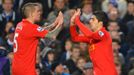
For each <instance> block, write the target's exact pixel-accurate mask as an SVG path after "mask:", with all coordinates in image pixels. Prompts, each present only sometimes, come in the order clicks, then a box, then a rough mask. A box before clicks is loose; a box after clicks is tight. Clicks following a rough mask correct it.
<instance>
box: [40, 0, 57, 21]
mask: <svg viewBox="0 0 134 75" xmlns="http://www.w3.org/2000/svg"><path fill="white" fill-rule="evenodd" d="M40 2H41V3H42V5H43V11H44V12H43V18H44V19H47V16H48V14H49V13H50V12H51V11H52V10H53V6H54V0H40Z"/></svg>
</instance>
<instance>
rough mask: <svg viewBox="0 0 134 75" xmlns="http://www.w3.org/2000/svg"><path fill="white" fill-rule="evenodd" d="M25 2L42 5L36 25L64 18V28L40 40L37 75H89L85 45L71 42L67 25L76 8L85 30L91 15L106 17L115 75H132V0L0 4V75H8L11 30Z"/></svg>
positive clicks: (9, 0) (4, 0) (42, 0)
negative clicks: (94, 13) (40, 18)
mask: <svg viewBox="0 0 134 75" xmlns="http://www.w3.org/2000/svg"><path fill="white" fill-rule="evenodd" d="M28 2H39V3H41V4H42V5H43V15H42V20H41V22H39V23H37V24H39V25H41V26H42V25H49V24H51V23H52V22H53V21H54V20H55V18H56V16H57V15H58V12H59V11H62V13H63V14H64V24H63V27H62V28H59V29H58V30H57V31H56V32H54V33H53V34H52V35H53V36H52V35H49V36H47V38H45V39H40V43H39V45H38V48H37V61H36V71H37V73H38V75H70V74H71V75H92V70H93V65H92V63H91V61H90V58H89V54H88V50H87V47H88V45H87V44H86V43H82V42H81V43H74V42H72V41H71V40H70V32H69V26H70V25H69V21H70V17H71V16H72V14H73V11H74V10H75V9H76V8H81V12H82V14H81V17H80V19H81V21H82V22H83V23H84V24H85V25H86V26H87V27H88V20H89V19H90V17H91V15H92V13H93V12H94V11H96V10H99V11H104V12H105V13H106V14H107V16H108V21H107V24H106V25H105V26H106V29H107V30H108V31H109V33H110V34H111V37H112V39H113V42H112V47H113V52H114V61H115V65H116V69H117V72H118V75H134V31H133V30H134V0H0V75H2V73H3V75H11V72H12V71H11V64H12V63H11V61H12V58H13V37H14V30H15V27H16V24H17V23H18V22H19V21H21V19H22V14H21V8H22V6H23V5H24V4H26V3H28ZM79 32H80V31H79ZM80 33H81V32H80Z"/></svg>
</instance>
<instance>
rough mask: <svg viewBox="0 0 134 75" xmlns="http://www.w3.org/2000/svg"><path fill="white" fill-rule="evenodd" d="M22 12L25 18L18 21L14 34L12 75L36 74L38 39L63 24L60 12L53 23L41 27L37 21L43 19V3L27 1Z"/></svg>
mask: <svg viewBox="0 0 134 75" xmlns="http://www.w3.org/2000/svg"><path fill="white" fill-rule="evenodd" d="M22 13H23V16H24V19H23V20H22V21H21V22H20V23H18V25H17V27H16V30H15V36H14V58H13V62H12V75H36V70H35V63H36V49H37V45H38V40H39V38H43V37H45V36H46V35H47V34H49V33H51V32H53V31H55V30H56V29H58V27H61V26H62V23H63V14H62V13H61V12H60V13H59V15H58V17H57V18H56V20H55V22H54V23H53V24H52V25H49V26H47V27H40V26H38V25H36V24H35V22H39V21H40V20H41V15H42V6H41V4H39V3H27V4H25V5H24V6H23V8H22Z"/></svg>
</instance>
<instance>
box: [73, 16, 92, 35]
mask: <svg viewBox="0 0 134 75" xmlns="http://www.w3.org/2000/svg"><path fill="white" fill-rule="evenodd" d="M75 23H76V25H77V26H78V27H79V29H80V30H81V32H82V33H83V34H84V35H85V36H87V37H91V35H92V33H93V32H92V31H91V30H89V29H88V28H87V27H86V26H85V25H84V24H83V23H82V22H81V21H80V19H79V16H77V17H76V19H75Z"/></svg>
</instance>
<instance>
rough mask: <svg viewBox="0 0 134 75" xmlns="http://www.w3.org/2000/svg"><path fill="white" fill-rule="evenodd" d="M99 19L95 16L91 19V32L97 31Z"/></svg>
mask: <svg viewBox="0 0 134 75" xmlns="http://www.w3.org/2000/svg"><path fill="white" fill-rule="evenodd" d="M98 23H99V22H98V19H97V18H96V17H95V16H94V15H93V16H92V17H91V19H90V20H89V24H90V29H91V30H95V29H96V26H97V25H98Z"/></svg>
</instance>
